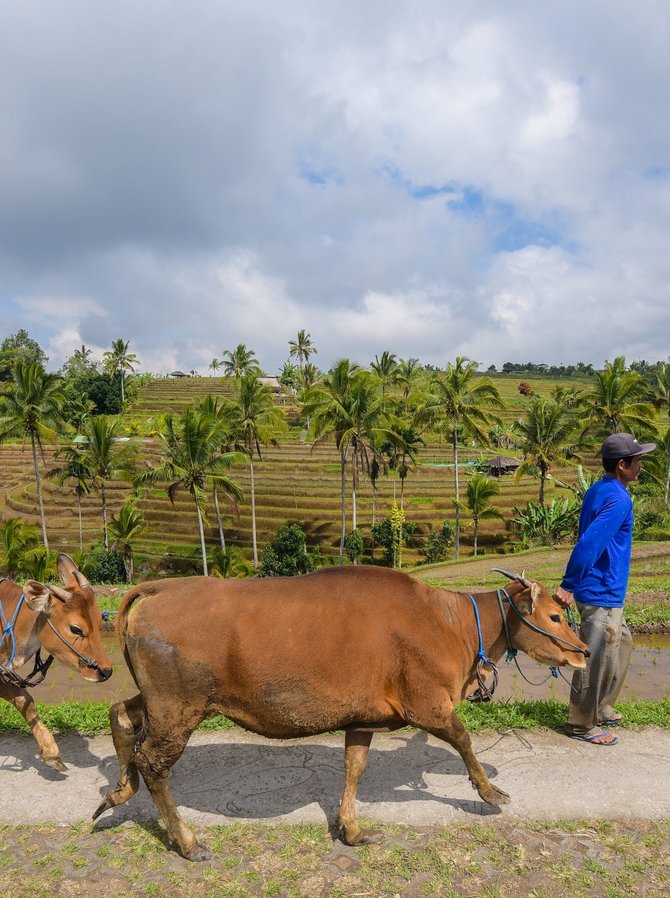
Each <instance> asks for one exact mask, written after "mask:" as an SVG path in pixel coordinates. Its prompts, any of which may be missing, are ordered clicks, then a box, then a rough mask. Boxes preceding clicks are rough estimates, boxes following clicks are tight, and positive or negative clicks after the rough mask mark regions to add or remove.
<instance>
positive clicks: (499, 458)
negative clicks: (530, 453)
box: [482, 455, 521, 477]
mask: <svg viewBox="0 0 670 898" xmlns="http://www.w3.org/2000/svg"><path fill="white" fill-rule="evenodd" d="M520 464H521V462H520V461H519V459H518V458H510V457H509V456H507V455H494V456H493V458H488V459H487V460H486V461H485V462H482V468H484V469H485V470H487V471H488V473H489V474H492V475H493V476H494V477H500V475H501V474H513V473H514V471H516V469H517V468H518V467H519V465H520Z"/></svg>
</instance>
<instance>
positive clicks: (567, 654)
mask: <svg viewBox="0 0 670 898" xmlns="http://www.w3.org/2000/svg"><path fill="white" fill-rule="evenodd" d="M476 612H477V613H476ZM477 617H479V620H480V622H481V625H480V628H478V626H477ZM117 631H118V635H119V639H120V642H121V646H122V648H123V652H124V655H125V658H126V661H127V663H128V667H129V668H130V672H131V673H132V676H133V678H134V680H135V682H136V684H137V687H138V689H139V690H140V691H139V694H138V695H136V696H135V697H134V698H131V699H128V700H127V701H124V702H119V703H118V704H116V705H114V706H113V707H112V709H111V711H110V720H111V724H112V735H113V739H114V746H115V748H116V752H117V755H118V758H119V764H120V767H121V775H120V779H119V782H118V785H117V787H116V788H115V789H110V790H109V791H108V792H107V795H106V797H105V799H104V801H103V802H102V804H101V805H100V807H99V808H98V809H97V811H96V812H95V814H94V819H95V818H96V817H98V816H99V815H100V814H102V813H103V811H105V810H107V809H108V808H112V807H114V806H116V805H119V804H123V803H124V802H126V801H128V799H129V798H130V797H131V796H132V795H134V793H135V792H136V791H137V789H138V786H139V775H138V771H139V772H140V773H141V774H142V777H143V778H144V781H145V783H146V784H147V787H148V789H149V791H150V793H151V795H152V796H153V798H154V801H155V802H156V804H157V806H158V809H159V811H160V814H161V816H162V818H163V821H164V823H165V825H166V828H167V831H168V835H169V837H170V839H171V840H172V841H173V842H174V843H175V844H176V846H177V848H178V850H179V851H180V852H181V854H182V855H183V856H184V857H186V858H188V859H190V860H205V859H207V858H208V857H210V856H211V855H210V854H209V852H208V851H207V849H206V848H204V847H203V846H202V845H200V844H198V842H197V841H196V839H195V836H194V834H193V832H192V831H191V830H190V829H189V828H188V827H187V826H186V825H185V824H184V822H183V820H182V819H181V817H180V815H179V812H178V810H177V807H176V805H175V803H174V800H173V798H172V795H171V793H170V788H169V785H168V774H169V772H170V769H171V767H172V765H173V764H174V763H175V761H176V760H177V759H178V758H179V757H180V755H181V753H182V752H183V750H184V748H185V746H186V743H187V742H188V739H189V737H190V735H191V733H192V732H193V730H194V729H195V728H196V727H197V726H198V724H199V723H200V722H201V721H202V720H204V719H205V718H206V717H211V716H213V715H215V714H225V715H226V717H228V718H229V719H230V720H233V721H235V722H236V723H237V724H239V725H240V726H242V727H244V728H245V729H248V730H251V731H252V732H254V733H260V734H261V735H263V736H268V737H270V738H273V739H291V738H295V737H298V736H312V735H316V734H317V733H324V732H330V731H334V730H345V751H344V769H345V784H344V792H343V795H342V801H341V804H340V811H339V825H340V827H341V830H342V836H343V839H344V841H345V842H346V843H347V844H349V845H357V844H361V843H363V842H364V841H366V838H367V836H366V834H365V833H364V832H363V830H362V829H361V828H360V826H359V825H358V821H357V820H356V811H355V801H356V789H357V785H358V781H359V779H360V777H361V774H362V773H363V771H364V770H365V766H366V763H367V757H368V749H369V747H370V742H371V739H372V735H373V731H374V730H375V729H376V730H379V729H396V728H398V727H402V726H406V725H410V726H414V727H417V728H419V729H422V730H425V731H426V732H427V733H432V734H433V735H434V736H437V737H439V738H440V739H443V740H444V741H445V742H448V743H449V744H450V745H452V746H453V747H454V748H455V749H456V750H457V751H458V752H459V754H460V755H461V757H462V758H463V761H464V762H465V765H466V767H467V770H468V773H469V776H470V780H471V782H472V784H473V786H474V788H475V789H476V790H477V792H478V793H479V795H480V796H481V798H482V799H483V800H484V801H486V802H488V803H489V804H492V805H499V804H503V803H505V802H506V801H507V800H508V797H509V796H508V795H507V793H505V792H503V791H502V790H501V789H498V788H497V787H496V786H494V785H493V784H492V783H491V782H490V781H489V779H488V777H487V776H486V773H485V772H484V769H483V768H482V766H481V764H480V763H479V761H478V760H477V758H476V757H475V755H474V752H473V750H472V746H471V743H470V737H469V736H468V733H467V731H466V730H465V728H464V726H463V724H462V723H461V721H460V720H459V719H458V717H457V715H456V712H455V710H454V707H455V705H456V704H457V703H458V702H459V701H461V700H462V699H463V698H464V697H465V695H466V694H468V693H469V692H470V691H471V690H472V687H473V685H474V684H475V682H476V681H477V672H478V664H479V660H480V659H479V657H478V653H479V650H480V644H481V645H482V646H483V648H484V650H485V654H486V656H487V659H490V660H492V661H494V662H495V661H498V660H499V659H500V658H501V657H502V655H503V654H504V652H505V650H506V649H507V648H513V649H518V650H520V651H524V652H526V653H527V654H529V655H530V656H531V657H532V658H534V659H535V660H537V661H539V662H540V663H543V664H547V665H549V666H554V665H569V666H570V667H573V668H583V667H585V664H586V662H585V661H584V655H585V654H586V653H587V647H586V645H584V643H583V642H580V641H579V639H578V638H577V637H576V636H575V634H574V633H573V632H572V630H571V629H570V628H569V626H568V625H567V623H566V621H565V619H564V617H563V615H562V613H561V611H560V609H559V607H558V605H557V604H556V603H555V601H554V600H553V598H552V596H551V595H550V594H549V592H548V591H547V590H546V589H545V588H544V587H543V586H541V585H540V584H539V583H537V582H534V581H530V580H527V579H526V578H525V577H520V578H515V580H514V582H513V583H512V584H511V585H510V586H509V589H508V590H507V591H505V590H499V591H498V592H489V593H480V594H478V595H477V596H476V604H475V602H474V601H473V600H472V599H471V597H470V596H469V595H468V594H467V593H457V592H451V591H449V590H445V589H436V588H433V587H430V586H427V585H425V584H423V583H420V582H419V581H418V580H416V579H414V578H412V577H409V576H407V575H406V574H403V573H400V572H399V571H392V570H388V569H383V568H378V567H368V566H357V567H349V568H347V567H340V568H327V569H324V570H321V571H318V572H316V573H314V574H307V575H305V576H302V577H281V578H269V579H262V580H234V581H233V580H215V579H209V578H207V577H187V578H184V579H182V580H158V581H155V582H153V583H145V584H142V585H141V586H139V587H137V588H136V589H134V590H132V591H131V592H130V593H128V595H127V596H126V598H125V599H124V601H123V604H122V606H121V609H120V611H119V616H118V620H117ZM480 634H481V639H480ZM508 640H509V641H508Z"/></svg>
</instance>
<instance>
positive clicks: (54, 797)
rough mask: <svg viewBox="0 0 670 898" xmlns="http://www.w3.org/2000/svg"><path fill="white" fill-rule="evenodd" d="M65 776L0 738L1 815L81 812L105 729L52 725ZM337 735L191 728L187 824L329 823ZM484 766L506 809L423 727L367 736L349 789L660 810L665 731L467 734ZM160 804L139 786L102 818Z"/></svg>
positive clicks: (665, 796) (647, 812) (430, 804)
mask: <svg viewBox="0 0 670 898" xmlns="http://www.w3.org/2000/svg"><path fill="white" fill-rule="evenodd" d="M58 741H59V744H60V748H61V753H62V756H63V758H64V760H65V762H66V763H67V764H68V765H69V768H70V770H69V773H68V774H67V775H59V774H56V773H53V772H52V771H50V770H48V769H47V768H46V767H44V766H43V765H42V764H41V763H40V762H39V761H36V760H35V758H34V743H33V741H32V739H31V738H30V737H29V736H23V735H7V734H3V735H2V736H1V737H0V821H1V822H4V823H12V824H15V823H26V824H36V823H56V824H61V825H65V824H71V823H76V822H79V821H81V820H86V819H90V817H91V814H92V812H93V811H94V809H95V808H96V807H97V805H98V803H99V801H100V798H101V796H102V795H103V794H104V792H105V791H106V790H107V788H108V787H109V785H110V784H115V783H116V779H117V774H118V766H117V761H116V755H115V753H114V749H113V746H112V741H111V738H110V737H109V736H96V737H93V738H84V737H81V736H76V735H64V736H60V737H59V740H58ZM343 741H344V740H343V737H342V736H338V735H335V736H330V735H329V736H322V737H318V738H312V739H303V740H299V741H298V740H296V741H288V742H273V741H269V740H266V739H261V738H260V737H256V736H253V735H251V734H248V733H245V732H243V731H240V730H233V731H225V732H223V731H221V732H215V733H203V732H199V733H196V734H194V736H193V737H192V739H191V742H190V743H189V745H188V747H187V748H186V751H185V752H184V754H183V756H182V758H181V759H180V761H179V762H178V763H177V764H176V765H175V767H174V768H173V771H172V775H171V784H172V789H173V793H174V796H175V799H176V801H177V804H178V805H180V807H181V809H182V812H183V814H184V817H185V819H186V820H187V821H188V822H191V823H200V824H205V825H208V824H223V823H226V822H229V821H245V822H257V823H278V822H291V823H297V822H319V823H325V822H328V823H332V822H333V821H334V819H335V817H336V814H337V807H338V803H339V798H340V792H341V789H342V781H343V764H342V759H343ZM473 743H474V748H475V751H476V753H477V756H478V758H479V760H480V761H481V762H482V764H483V765H484V767H485V769H486V771H487V773H488V775H489V776H490V778H491V779H492V780H493V781H494V782H495V783H496V784H497V785H498V786H499V787H500V788H502V789H504V790H505V791H506V792H508V793H509V794H510V796H511V799H512V801H511V803H510V804H509V805H507V806H505V807H504V808H503V809H502V810H498V809H496V808H491V807H489V806H488V805H485V804H484V803H483V802H481V801H480V800H479V798H478V796H477V794H476V793H475V792H474V791H473V789H472V787H471V786H470V783H469V782H468V779H467V775H466V773H465V768H464V766H463V763H462V761H461V759H460V757H459V756H458V755H457V754H456V752H455V751H454V750H453V749H451V748H449V747H447V746H444V745H443V744H442V743H441V742H439V741H438V740H436V739H433V738H432V737H429V736H426V735H425V734H424V733H419V732H416V731H406V732H402V733H395V734H384V735H382V734H377V735H375V737H374V739H373V742H372V748H371V751H370V761H369V765H368V769H367V771H366V773H365V774H364V776H363V778H362V780H361V784H360V788H359V814H360V815H361V816H362V817H364V818H368V819H371V820H377V821H380V822H387V823H404V824H411V825H414V826H429V825H433V824H435V825H441V824H447V823H450V822H452V821H458V822H461V823H466V822H472V821H474V820H476V819H478V818H481V817H485V816H489V815H497V814H504V815H505V817H509V818H517V819H522V820H533V819H565V818H573V819H575V818H580V819H581V818H600V819H611V820H616V819H624V818H642V819H662V818H670V732H668V731H667V730H660V729H656V728H653V727H650V728H646V729H644V730H641V731H637V732H633V731H626V730H623V731H621V733H620V742H619V744H618V745H617V746H614V747H609V748H606V747H598V746H591V745H586V744H581V743H578V742H575V741H571V740H569V739H567V738H566V737H565V736H562V735H560V734H558V733H554V732H547V731H542V732H537V733H521V732H519V733H517V732H512V731H510V732H508V733H505V734H497V733H494V734H488V735H485V736H476V737H474V738H473ZM156 816H157V812H156V809H155V806H154V805H153V802H152V801H151V798H150V797H149V795H148V792H147V791H146V789H145V787H144V785H142V788H141V790H140V792H139V793H138V795H136V796H135V797H134V798H133V799H132V800H131V801H130V802H129V803H128V804H126V805H124V806H122V807H120V808H116V809H114V810H113V811H110V812H107V813H106V814H105V815H104V816H103V817H102V818H101V819H100V821H98V825H101V824H102V825H105V822H108V823H120V822H122V821H124V820H135V821H140V820H147V819H152V818H155V817H156Z"/></svg>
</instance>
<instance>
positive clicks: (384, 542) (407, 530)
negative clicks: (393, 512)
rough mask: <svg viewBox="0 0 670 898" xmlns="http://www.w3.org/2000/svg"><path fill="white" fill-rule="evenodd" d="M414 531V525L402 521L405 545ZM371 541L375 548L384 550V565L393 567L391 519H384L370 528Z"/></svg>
mask: <svg viewBox="0 0 670 898" xmlns="http://www.w3.org/2000/svg"><path fill="white" fill-rule="evenodd" d="M415 530H416V524H414V523H411V522H408V521H404V522H403V525H402V542H403V543H405V542H406V541H407V540H408V539H409V537H410V536H411V535H412V534H413V533H414V531H415ZM372 539H373V540H374V544H375V546H380V547H381V548H382V549H384V564H385V565H387V566H388V567H393V559H394V535H393V528H392V526H391V519H390V518H384V520H383V521H381V522H380V523H379V524H374V526H373V527H372Z"/></svg>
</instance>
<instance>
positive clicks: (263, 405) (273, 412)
mask: <svg viewBox="0 0 670 898" xmlns="http://www.w3.org/2000/svg"><path fill="white" fill-rule="evenodd" d="M232 422H233V423H232V431H233V441H234V445H235V447H236V448H240V449H243V450H244V452H246V454H247V456H248V460H249V475H250V488H251V540H252V545H253V552H254V570H255V571H257V570H258V539H257V534H256V481H255V474H254V453H255V454H256V455H257V456H258V458H259V459H260V460H261V461H262V460H263V456H262V455H261V446H270V445H272V446H277V445H278V441H277V436H278V434H279V433H280V432H281V431H282V430H283V429H284V427H285V421H284V416H283V414H282V412H281V410H280V409H279V408H278V407H277V406H276V405H275V401H274V397H273V395H272V390H271V389H270V388H269V387H268V386H266V385H265V384H261V383H259V381H258V378H257V376H256V373H255V372H254V371H250V372H248V373H247V374H246V375H244V376H243V377H242V379H241V380H240V382H239V395H238V398H237V402H236V403H235V405H234V407H233V410H232Z"/></svg>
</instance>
